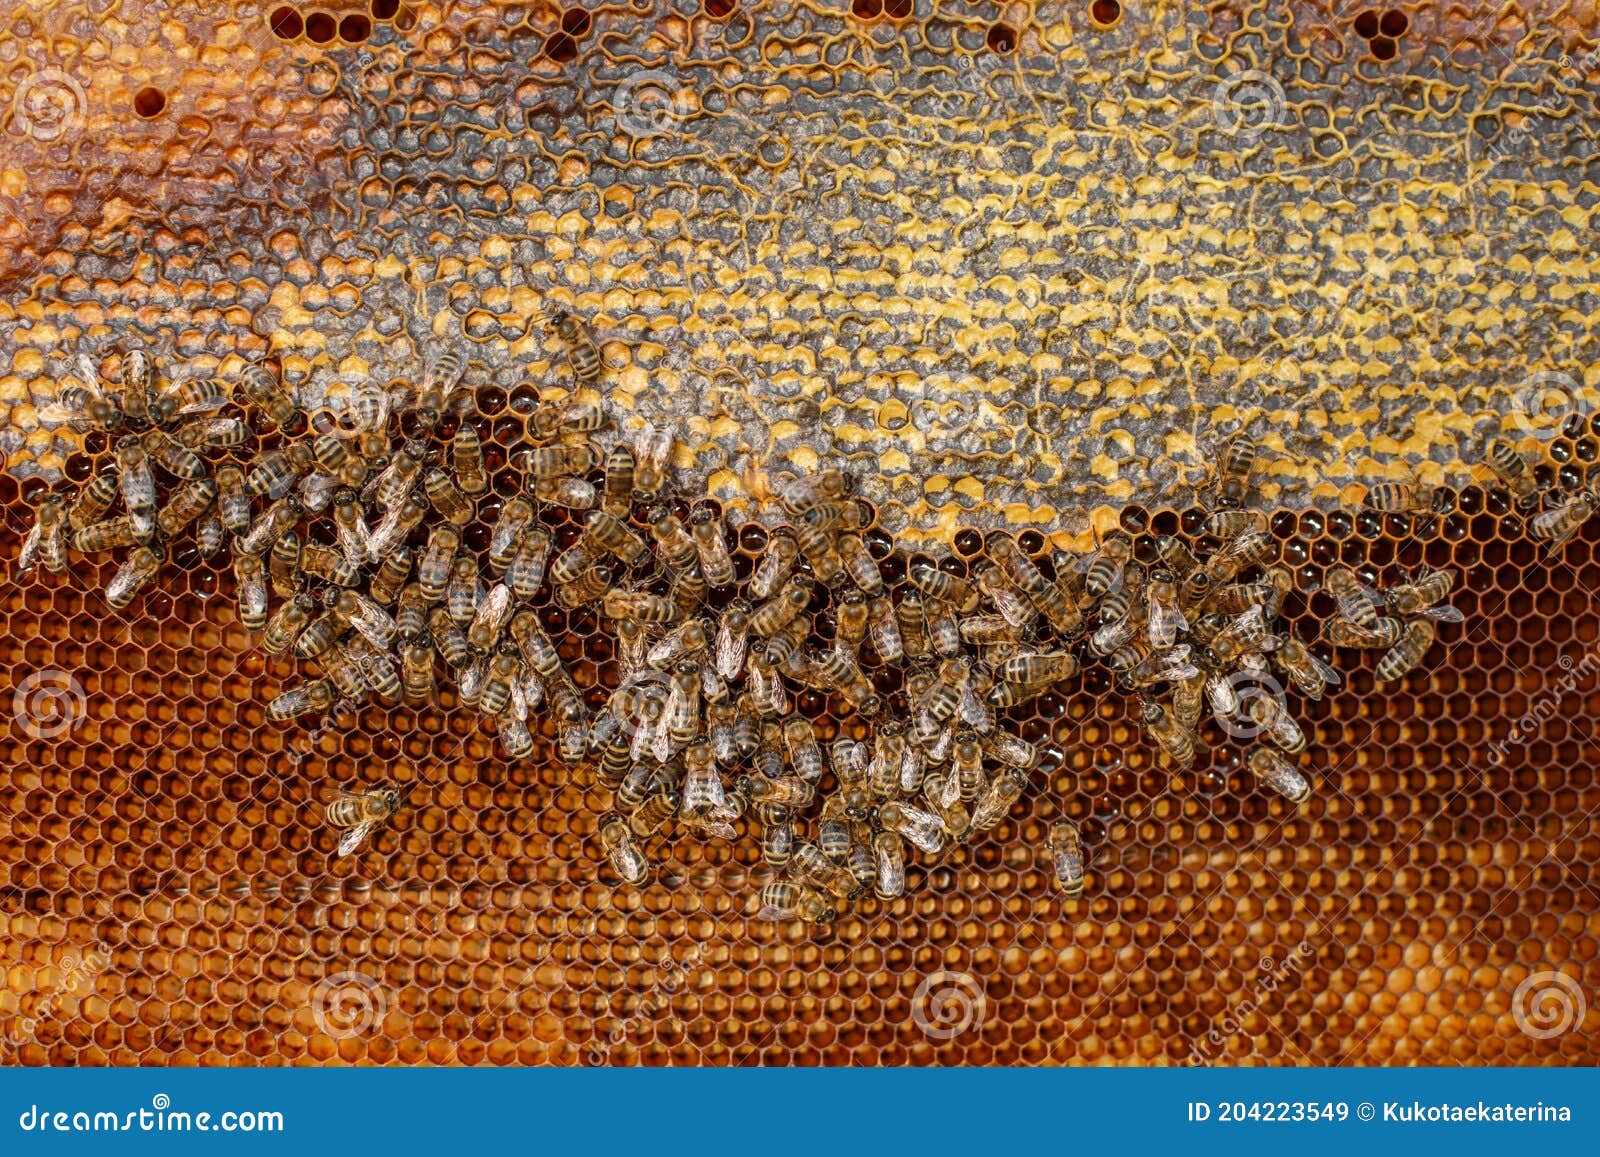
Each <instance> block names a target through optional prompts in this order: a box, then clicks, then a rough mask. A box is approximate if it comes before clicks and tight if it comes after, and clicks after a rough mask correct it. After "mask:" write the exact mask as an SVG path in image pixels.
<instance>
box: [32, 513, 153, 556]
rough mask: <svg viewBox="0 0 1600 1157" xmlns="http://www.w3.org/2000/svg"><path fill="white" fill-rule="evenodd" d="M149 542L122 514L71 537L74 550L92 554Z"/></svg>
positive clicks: (147, 537)
mask: <svg viewBox="0 0 1600 1157" xmlns="http://www.w3.org/2000/svg"><path fill="white" fill-rule="evenodd" d="M149 540H150V535H149V534H148V533H141V532H140V530H139V528H138V527H137V526H135V525H134V524H133V519H132V518H129V517H128V516H127V515H125V514H124V515H119V516H118V517H116V518H108V519H106V520H105V521H104V522H97V523H95V524H94V525H93V526H86V527H84V528H83V529H82V530H80V531H78V533H77V534H75V535H73V537H72V546H73V549H74V550H78V551H82V552H83V553H85V554H93V553H95V552H97V551H102V550H115V549H117V548H118V547H124V546H137V545H139V544H140V543H141V542H148V541H149ZM19 561H20V560H19Z"/></svg>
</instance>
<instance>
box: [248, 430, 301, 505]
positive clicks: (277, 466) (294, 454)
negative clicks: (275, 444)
mask: <svg viewBox="0 0 1600 1157" xmlns="http://www.w3.org/2000/svg"><path fill="white" fill-rule="evenodd" d="M315 462H317V459H315V456H314V454H312V450H310V446H307V445H306V443H304V442H293V443H290V445H288V446H285V448H283V450H270V451H267V453H264V454H258V456H256V459H254V461H253V462H251V466H250V469H248V470H246V472H245V493H246V494H266V496H267V498H282V496H283V494H286V493H288V491H290V488H291V486H293V485H294V483H296V482H299V478H301V477H302V475H304V474H306V472H307V470H310V469H312V466H315Z"/></svg>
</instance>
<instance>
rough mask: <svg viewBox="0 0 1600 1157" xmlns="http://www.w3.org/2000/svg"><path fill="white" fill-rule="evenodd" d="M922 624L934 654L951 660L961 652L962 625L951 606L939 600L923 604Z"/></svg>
mask: <svg viewBox="0 0 1600 1157" xmlns="http://www.w3.org/2000/svg"><path fill="white" fill-rule="evenodd" d="M922 623H923V627H924V629H925V630H926V631H927V636H928V643H929V644H930V645H931V646H932V647H933V650H934V653H935V654H938V655H943V656H945V657H946V658H949V657H950V656H952V655H957V654H960V652H961V625H960V624H959V623H958V622H957V621H956V617H955V615H954V614H952V613H951V609H950V605H949V604H948V603H945V602H943V601H941V600H939V599H931V600H929V601H927V602H925V603H923V604H922Z"/></svg>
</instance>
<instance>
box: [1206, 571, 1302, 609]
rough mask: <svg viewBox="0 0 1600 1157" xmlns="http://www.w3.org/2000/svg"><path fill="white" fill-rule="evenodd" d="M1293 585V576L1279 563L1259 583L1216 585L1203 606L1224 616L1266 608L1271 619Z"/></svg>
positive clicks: (1258, 580) (1257, 581)
mask: <svg viewBox="0 0 1600 1157" xmlns="http://www.w3.org/2000/svg"><path fill="white" fill-rule="evenodd" d="M1292 584H1293V576H1291V575H1290V573H1289V572H1288V571H1287V570H1286V569H1284V568H1283V567H1276V566H1275V567H1273V568H1271V569H1270V570H1269V571H1267V573H1266V576H1265V577H1263V578H1260V579H1257V580H1256V581H1255V582H1248V583H1230V584H1228V585H1227V586H1223V587H1218V588H1216V589H1215V590H1214V591H1212V593H1211V594H1210V596H1209V597H1208V598H1206V599H1205V601H1204V602H1203V604H1202V605H1203V606H1204V607H1205V609H1206V610H1208V611H1212V612H1214V613H1216V614H1220V615H1237V614H1242V613H1244V612H1245V611H1247V610H1249V609H1250V608H1251V607H1262V608H1264V610H1265V612H1266V613H1267V615H1268V617H1269V618H1271V617H1275V615H1276V612H1275V608H1276V607H1277V606H1278V605H1279V604H1281V603H1282V601H1283V598H1284V596H1285V595H1287V594H1288V593H1289V591H1290V589H1291V586H1292Z"/></svg>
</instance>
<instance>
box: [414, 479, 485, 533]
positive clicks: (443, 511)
mask: <svg viewBox="0 0 1600 1157" xmlns="http://www.w3.org/2000/svg"><path fill="white" fill-rule="evenodd" d="M422 489H423V493H425V494H427V496H428V502H429V503H430V504H431V505H432V506H433V508H434V509H435V510H437V511H438V512H439V515H440V517H442V518H445V519H447V520H449V521H450V522H452V523H454V524H455V525H456V526H465V525H466V524H467V523H469V522H471V521H472V516H473V514H474V513H475V510H474V508H473V505H472V503H471V502H469V501H468V500H467V496H466V495H465V494H463V493H462V492H461V490H460V489H459V488H458V487H457V486H456V484H455V480H454V479H453V478H451V476H450V472H449V471H448V470H444V469H442V468H440V467H438V466H435V467H433V468H432V469H430V470H429V471H428V472H427V473H426V474H424V475H423V478H422Z"/></svg>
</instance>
